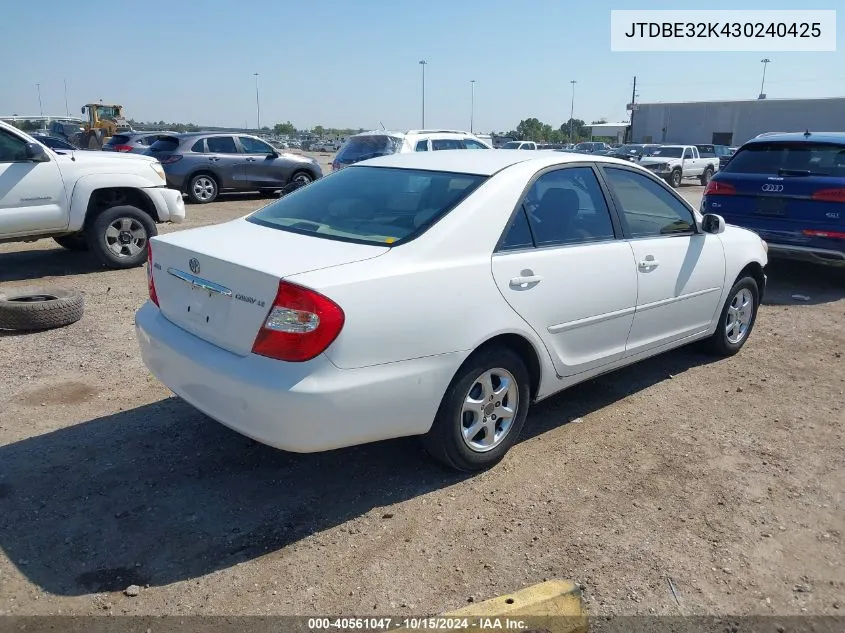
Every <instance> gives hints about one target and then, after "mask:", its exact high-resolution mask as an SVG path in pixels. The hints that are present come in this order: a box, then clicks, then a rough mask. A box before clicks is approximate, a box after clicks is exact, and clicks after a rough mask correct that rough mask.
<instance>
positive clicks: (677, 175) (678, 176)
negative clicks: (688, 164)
mask: <svg viewBox="0 0 845 633" xmlns="http://www.w3.org/2000/svg"><path fill="white" fill-rule="evenodd" d="M683 177H684V175H683V173H682V172H681V170H680V169H674V170H672V173H671V174H669V176H668V177H667V178H666V182H668V183H669V185H670V186H671V187H672V188H674V189H677V188H678V187H680V186H681V181H682V180H683Z"/></svg>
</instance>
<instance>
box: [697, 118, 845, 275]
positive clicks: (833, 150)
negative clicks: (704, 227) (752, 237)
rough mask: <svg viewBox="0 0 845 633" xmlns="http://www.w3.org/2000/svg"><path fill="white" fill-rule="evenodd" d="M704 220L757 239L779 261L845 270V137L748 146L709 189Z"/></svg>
mask: <svg viewBox="0 0 845 633" xmlns="http://www.w3.org/2000/svg"><path fill="white" fill-rule="evenodd" d="M701 212H702V213H716V214H718V215H721V216H722V217H724V218H725V222H727V223H728V224H734V225H737V226H741V227H745V228H748V229H751V230H752V231H755V232H756V233H758V234H759V235H760V237H761V238H763V239H764V240H765V241H766V242H767V243H768V245H769V253H770V255H772V256H780V257H786V258H790V259H803V260H809V261H814V262H819V263H826V264H838V265H845V133H838V132H830V133H823V132H818V133H810V132H809V131H808V132H804V133H803V134H802V133H790V134H771V135H765V136H761V137H758V138H755V139H752V140H750V141H748V142H747V143H745V144H744V145H743V146H742V147H740V148H739V150H738V151H737V152H736V154H734V156H733V157H732V158H731V160H730V161H729V162H728V164H727V165H725V166H724V167H723V168H722V169H720V170H719V171H718V172H717V173H716V174H715V175H714V176H713V178H712V180H711V181H710V183H709V184H708V185H707V189H705V191H704V197H703V198H702V200H701Z"/></svg>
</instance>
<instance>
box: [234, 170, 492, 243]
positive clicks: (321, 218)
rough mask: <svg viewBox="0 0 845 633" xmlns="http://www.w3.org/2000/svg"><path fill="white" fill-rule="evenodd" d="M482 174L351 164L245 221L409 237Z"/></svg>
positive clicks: (367, 237)
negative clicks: (352, 165) (351, 165)
mask: <svg viewBox="0 0 845 633" xmlns="http://www.w3.org/2000/svg"><path fill="white" fill-rule="evenodd" d="M485 179H486V177H485V176H478V175H474V174H458V173H452V172H440V171H424V170H414V169H398V168H387V167H364V166H354V167H348V168H346V169H342V170H340V171H338V172H335V173H333V174H332V177H331V178H321V179H319V180H317V181H315V182H313V183H311V184H310V185H308V186H307V187H302V188H301V189H297V190H296V191H294V192H293V193H289V194H287V195H286V196H284V197H283V198H281V199H279V200H277V201H276V202H273V203H272V204H270V205H268V206H266V207H264V208H262V209H260V210H259V211H257V212H255V213H254V214H253V215H251V216H250V217H249V221H250V222H254V223H256V224H260V225H262V226H266V227H269V228H273V229H278V230H282V231H291V232H294V233H302V234H306V235H313V236H315V237H322V238H327V239H337V240H342V241H351V242H358V243H362V244H377V245H382V246H384V245H390V244H394V243H397V242H401V241H403V240H411V239H414V238H415V237H416V236H417V235H419V234H420V233H422V232H424V231H425V230H426V229H427V228H428V227H430V226H431V225H432V224H434V223H435V222H437V221H438V220H439V219H440V218H442V217H443V216H444V215H446V214H447V213H449V212H450V211H451V210H452V209H453V208H454V207H455V206H456V205H457V204H458V203H460V202H461V201H462V200H463V199H464V198H466V197H467V196H468V195H470V194H471V193H472V192H473V191H474V190H475V189H476V187H478V186H479V185H480V184H481V183H482V182H483V181H484V180H485Z"/></svg>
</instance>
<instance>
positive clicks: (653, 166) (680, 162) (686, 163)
mask: <svg viewBox="0 0 845 633" xmlns="http://www.w3.org/2000/svg"><path fill="white" fill-rule="evenodd" d="M640 165H642V166H643V167H645V168H647V169H649V170H650V171H652V172H654V173H655V174H658V175H659V176H660V177H661V178H663V179H665V180H666V182H668V183H669V184H670V185H672V186H673V187H680V186H681V182H682V181H683V179H685V178H697V179H698V181H699V182H700V183H701V184H702V185H706V184H707V183H708V182H710V178H712V177H713V174H715V173H716V172H717V171H718V169H719V161H718V159H716V158H715V157H713V158H702V157H701V156H700V155H699V153H698V148H697V147H696V146H695V145H662V146H660V147H659V148H657V149H656V150H654V151H653V152H652V153H651V156H645V157H643V158H641V159H640Z"/></svg>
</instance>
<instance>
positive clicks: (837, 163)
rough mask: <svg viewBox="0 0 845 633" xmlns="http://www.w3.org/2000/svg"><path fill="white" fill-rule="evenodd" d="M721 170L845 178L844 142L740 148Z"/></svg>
mask: <svg viewBox="0 0 845 633" xmlns="http://www.w3.org/2000/svg"><path fill="white" fill-rule="evenodd" d="M722 170H723V171H724V172H726V173H734V174H778V175H785V176H789V175H796V176H804V175H806V176H840V177H845V145H836V144H834V143H804V142H800V141H799V142H769V143H752V144H750V145H746V146H745V147H743V148H741V149H740V150H739V151H738V152H737V153H736V154H734V156H733V158H731V160H730V162H728V164H727V165H725V166H724V167H723V168H722Z"/></svg>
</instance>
